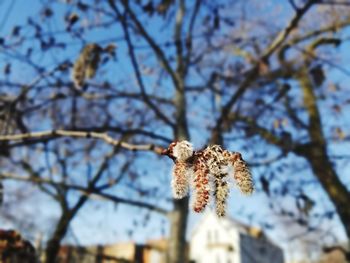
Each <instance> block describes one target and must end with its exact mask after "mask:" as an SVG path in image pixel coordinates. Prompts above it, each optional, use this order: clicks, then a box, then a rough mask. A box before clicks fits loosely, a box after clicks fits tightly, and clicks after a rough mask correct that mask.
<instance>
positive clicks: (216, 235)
mask: <svg viewBox="0 0 350 263" xmlns="http://www.w3.org/2000/svg"><path fill="white" fill-rule="evenodd" d="M215 241H216V242H219V231H218V230H217V229H216V230H215Z"/></svg>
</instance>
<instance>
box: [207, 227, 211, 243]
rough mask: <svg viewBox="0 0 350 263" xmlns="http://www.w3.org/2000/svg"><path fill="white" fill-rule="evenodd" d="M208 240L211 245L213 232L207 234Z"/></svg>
mask: <svg viewBox="0 0 350 263" xmlns="http://www.w3.org/2000/svg"><path fill="white" fill-rule="evenodd" d="M207 240H208V243H211V232H210V230H209V231H208V233H207Z"/></svg>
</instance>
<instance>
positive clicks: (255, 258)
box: [190, 212, 284, 263]
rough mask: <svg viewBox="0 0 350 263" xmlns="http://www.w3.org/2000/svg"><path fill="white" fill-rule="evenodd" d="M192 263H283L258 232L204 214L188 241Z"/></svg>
mask: <svg viewBox="0 0 350 263" xmlns="http://www.w3.org/2000/svg"><path fill="white" fill-rule="evenodd" d="M190 259H191V262H193V263H283V262H284V259H283V251H282V250H281V249H280V248H279V247H278V246H276V245H274V244H273V243H272V242H271V241H270V240H269V239H268V238H267V237H266V236H265V234H264V233H263V232H262V230H261V229H258V228H254V227H250V226H247V225H244V224H242V223H240V222H237V221H235V220H233V219H230V218H218V217H217V216H216V215H215V214H214V213H212V212H208V213H206V214H205V215H204V216H203V219H202V221H201V222H200V223H199V224H198V225H197V226H196V227H195V229H194V231H193V233H192V236H191V240H190Z"/></svg>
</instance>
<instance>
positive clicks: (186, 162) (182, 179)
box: [167, 141, 254, 216]
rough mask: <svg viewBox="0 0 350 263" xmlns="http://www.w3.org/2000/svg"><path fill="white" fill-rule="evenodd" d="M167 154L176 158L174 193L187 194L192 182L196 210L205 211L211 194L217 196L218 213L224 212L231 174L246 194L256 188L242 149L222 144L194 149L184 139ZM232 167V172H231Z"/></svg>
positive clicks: (183, 195)
mask: <svg viewBox="0 0 350 263" xmlns="http://www.w3.org/2000/svg"><path fill="white" fill-rule="evenodd" d="M167 154H168V155H169V156H170V157H172V158H173V160H174V162H175V165H174V169H173V179H172V189H173V196H174V198H177V199H181V198H183V197H185V196H186V195H187V194H188V192H189V188H190V186H192V188H193V193H194V197H193V204H192V206H193V210H194V211H195V212H202V211H203V210H204V208H205V207H206V206H207V205H208V203H209V199H210V197H211V196H214V198H215V209H216V214H217V215H218V216H224V215H225V212H226V200H227V197H228V193H229V184H228V181H229V179H230V177H232V178H233V179H234V181H235V182H236V184H237V186H238V187H239V189H240V190H241V192H242V193H243V194H247V195H249V194H251V193H252V192H253V190H254V186H253V180H252V176H251V173H250V170H249V167H248V165H247V163H246V162H245V161H244V160H243V159H242V156H241V154H240V153H238V152H229V151H227V150H224V149H222V148H221V146H219V145H212V146H208V147H206V148H205V149H204V150H201V151H194V150H193V146H192V144H191V143H189V142H188V141H180V142H173V143H171V144H170V146H169V148H168V149H167ZM230 167H231V169H230ZM232 168H233V171H232ZM230 171H231V173H232V175H229V173H230Z"/></svg>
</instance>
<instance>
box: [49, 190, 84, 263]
mask: <svg viewBox="0 0 350 263" xmlns="http://www.w3.org/2000/svg"><path fill="white" fill-rule="evenodd" d="M87 199H88V198H87V197H86V196H81V197H80V199H79V201H78V202H77V203H76V204H75V206H74V207H73V208H71V209H65V208H62V215H61V217H60V219H59V220H58V223H57V225H56V229H55V231H54V233H53V235H52V237H51V239H50V240H49V241H48V242H47V246H46V250H45V262H47V263H54V262H56V259H57V255H58V252H59V249H60V245H61V241H62V239H63V238H64V237H65V235H66V233H67V231H68V227H69V224H70V222H71V221H72V219H73V218H74V216H75V215H76V213H77V212H78V211H79V209H80V208H81V207H82V206H83V205H84V203H85V202H86V200H87Z"/></svg>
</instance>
